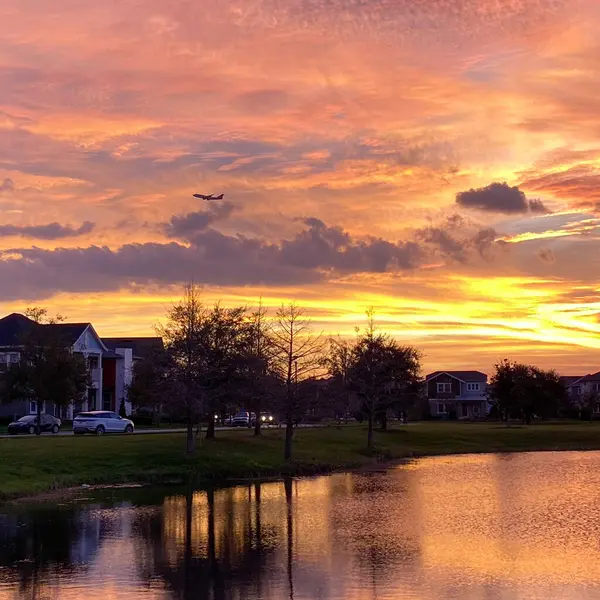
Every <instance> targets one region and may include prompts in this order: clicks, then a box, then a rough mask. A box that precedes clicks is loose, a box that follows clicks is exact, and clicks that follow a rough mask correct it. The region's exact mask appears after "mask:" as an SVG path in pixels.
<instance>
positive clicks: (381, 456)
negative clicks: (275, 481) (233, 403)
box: [0, 422, 600, 502]
mask: <svg viewBox="0 0 600 600" xmlns="http://www.w3.org/2000/svg"><path fill="white" fill-rule="evenodd" d="M375 440H376V452H375V454H374V455H368V454H367V453H366V451H365V443H366V431H365V428H364V427H362V426H348V427H343V428H341V429H338V428H336V427H328V428H319V429H299V430H297V431H296V433H295V454H294V460H293V461H292V462H291V463H285V462H284V461H283V459H282V452H283V431H282V430H271V431H266V432H265V433H264V435H263V436H261V437H260V438H256V437H254V436H252V434H251V432H249V431H247V430H243V431H224V432H218V437H217V439H216V440H211V441H205V442H204V443H203V444H201V445H200V444H199V446H198V451H197V453H196V455H195V456H194V457H192V458H186V457H185V456H184V454H183V449H184V436H183V435H182V434H175V433H174V434H170V433H169V434H160V435H144V436H142V435H140V436H135V435H134V436H104V437H100V438H97V437H93V436H91V437H82V438H71V437H55V438H53V437H49V436H48V437H45V436H42V437H39V438H35V439H19V438H13V439H0V502H1V501H6V500H10V499H14V498H19V497H25V496H34V495H36V494H43V493H47V492H49V491H52V490H60V489H65V488H70V487H73V486H80V485H81V484H89V485H97V484H122V483H145V484H148V483H150V484H171V483H173V484H175V483H177V484H179V483H184V482H186V481H190V480H193V481H194V482H196V483H198V484H202V483H209V482H215V483H217V482H218V483H220V484H221V483H224V482H226V481H228V480H234V481H235V480H240V479H248V478H259V477H273V476H275V477H277V476H283V475H310V474H318V473H328V472H332V471H339V470H349V469H354V468H358V467H363V466H370V465H373V464H376V463H377V462H381V461H394V460H402V459H405V458H412V457H419V456H433V455H444V454H465V453H489V452H522V451H536V450H538V451H541V450H600V423H581V422H573V423H549V424H545V423H543V424H535V425H532V426H529V427H520V426H512V427H509V428H506V427H505V426H503V425H501V424H498V423H479V424H466V423H415V424H411V425H408V426H405V427H402V426H396V427H394V428H392V429H391V430H389V431H387V432H377V434H376V438H375Z"/></svg>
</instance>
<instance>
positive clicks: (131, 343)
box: [102, 337, 165, 358]
mask: <svg viewBox="0 0 600 600" xmlns="http://www.w3.org/2000/svg"><path fill="white" fill-rule="evenodd" d="M102 342H103V343H104V345H105V346H106V347H107V348H108V349H109V350H112V351H113V352H114V351H115V350H116V349H117V348H131V350H132V351H133V357H134V358H146V356H148V355H149V354H151V353H152V352H155V351H157V350H163V349H164V347H165V346H164V343H163V340H162V338H160V337H129V338H102Z"/></svg>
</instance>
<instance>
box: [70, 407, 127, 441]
mask: <svg viewBox="0 0 600 600" xmlns="http://www.w3.org/2000/svg"><path fill="white" fill-rule="evenodd" d="M133 429H134V428H133V421H131V420H129V419H124V418H123V417H120V416H119V415H118V414H117V413H115V412H109V411H105V410H93V411H90V412H82V413H79V414H78V415H77V416H76V417H75V418H74V419H73V433H80V434H83V433H95V434H96V435H104V434H105V433H133Z"/></svg>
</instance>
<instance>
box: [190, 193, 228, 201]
mask: <svg viewBox="0 0 600 600" xmlns="http://www.w3.org/2000/svg"><path fill="white" fill-rule="evenodd" d="M224 195H225V194H221V195H219V196H213V195H212V194H208V196H205V195H204V194H194V198H200V199H201V200H223V196H224Z"/></svg>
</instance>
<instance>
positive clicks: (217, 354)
mask: <svg viewBox="0 0 600 600" xmlns="http://www.w3.org/2000/svg"><path fill="white" fill-rule="evenodd" d="M246 315H247V309H246V308H245V307H243V306H242V307H235V308H223V307H221V305H220V304H218V303H217V304H215V306H214V307H213V309H212V310H211V311H210V313H209V314H208V322H207V327H206V336H205V337H206V340H205V343H206V345H207V351H206V365H205V372H204V375H203V377H202V387H203V392H204V397H205V398H206V401H207V408H208V429H207V432H206V437H207V438H214V437H215V415H216V414H217V413H218V412H220V411H222V409H224V408H225V405H224V403H225V401H226V398H227V397H228V396H232V395H233V394H234V393H235V392H236V391H237V390H236V389H235V387H236V386H237V375H238V372H239V370H240V369H241V368H242V365H243V358H244V351H245V341H246V340H245V332H246V328H247V318H246Z"/></svg>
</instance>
